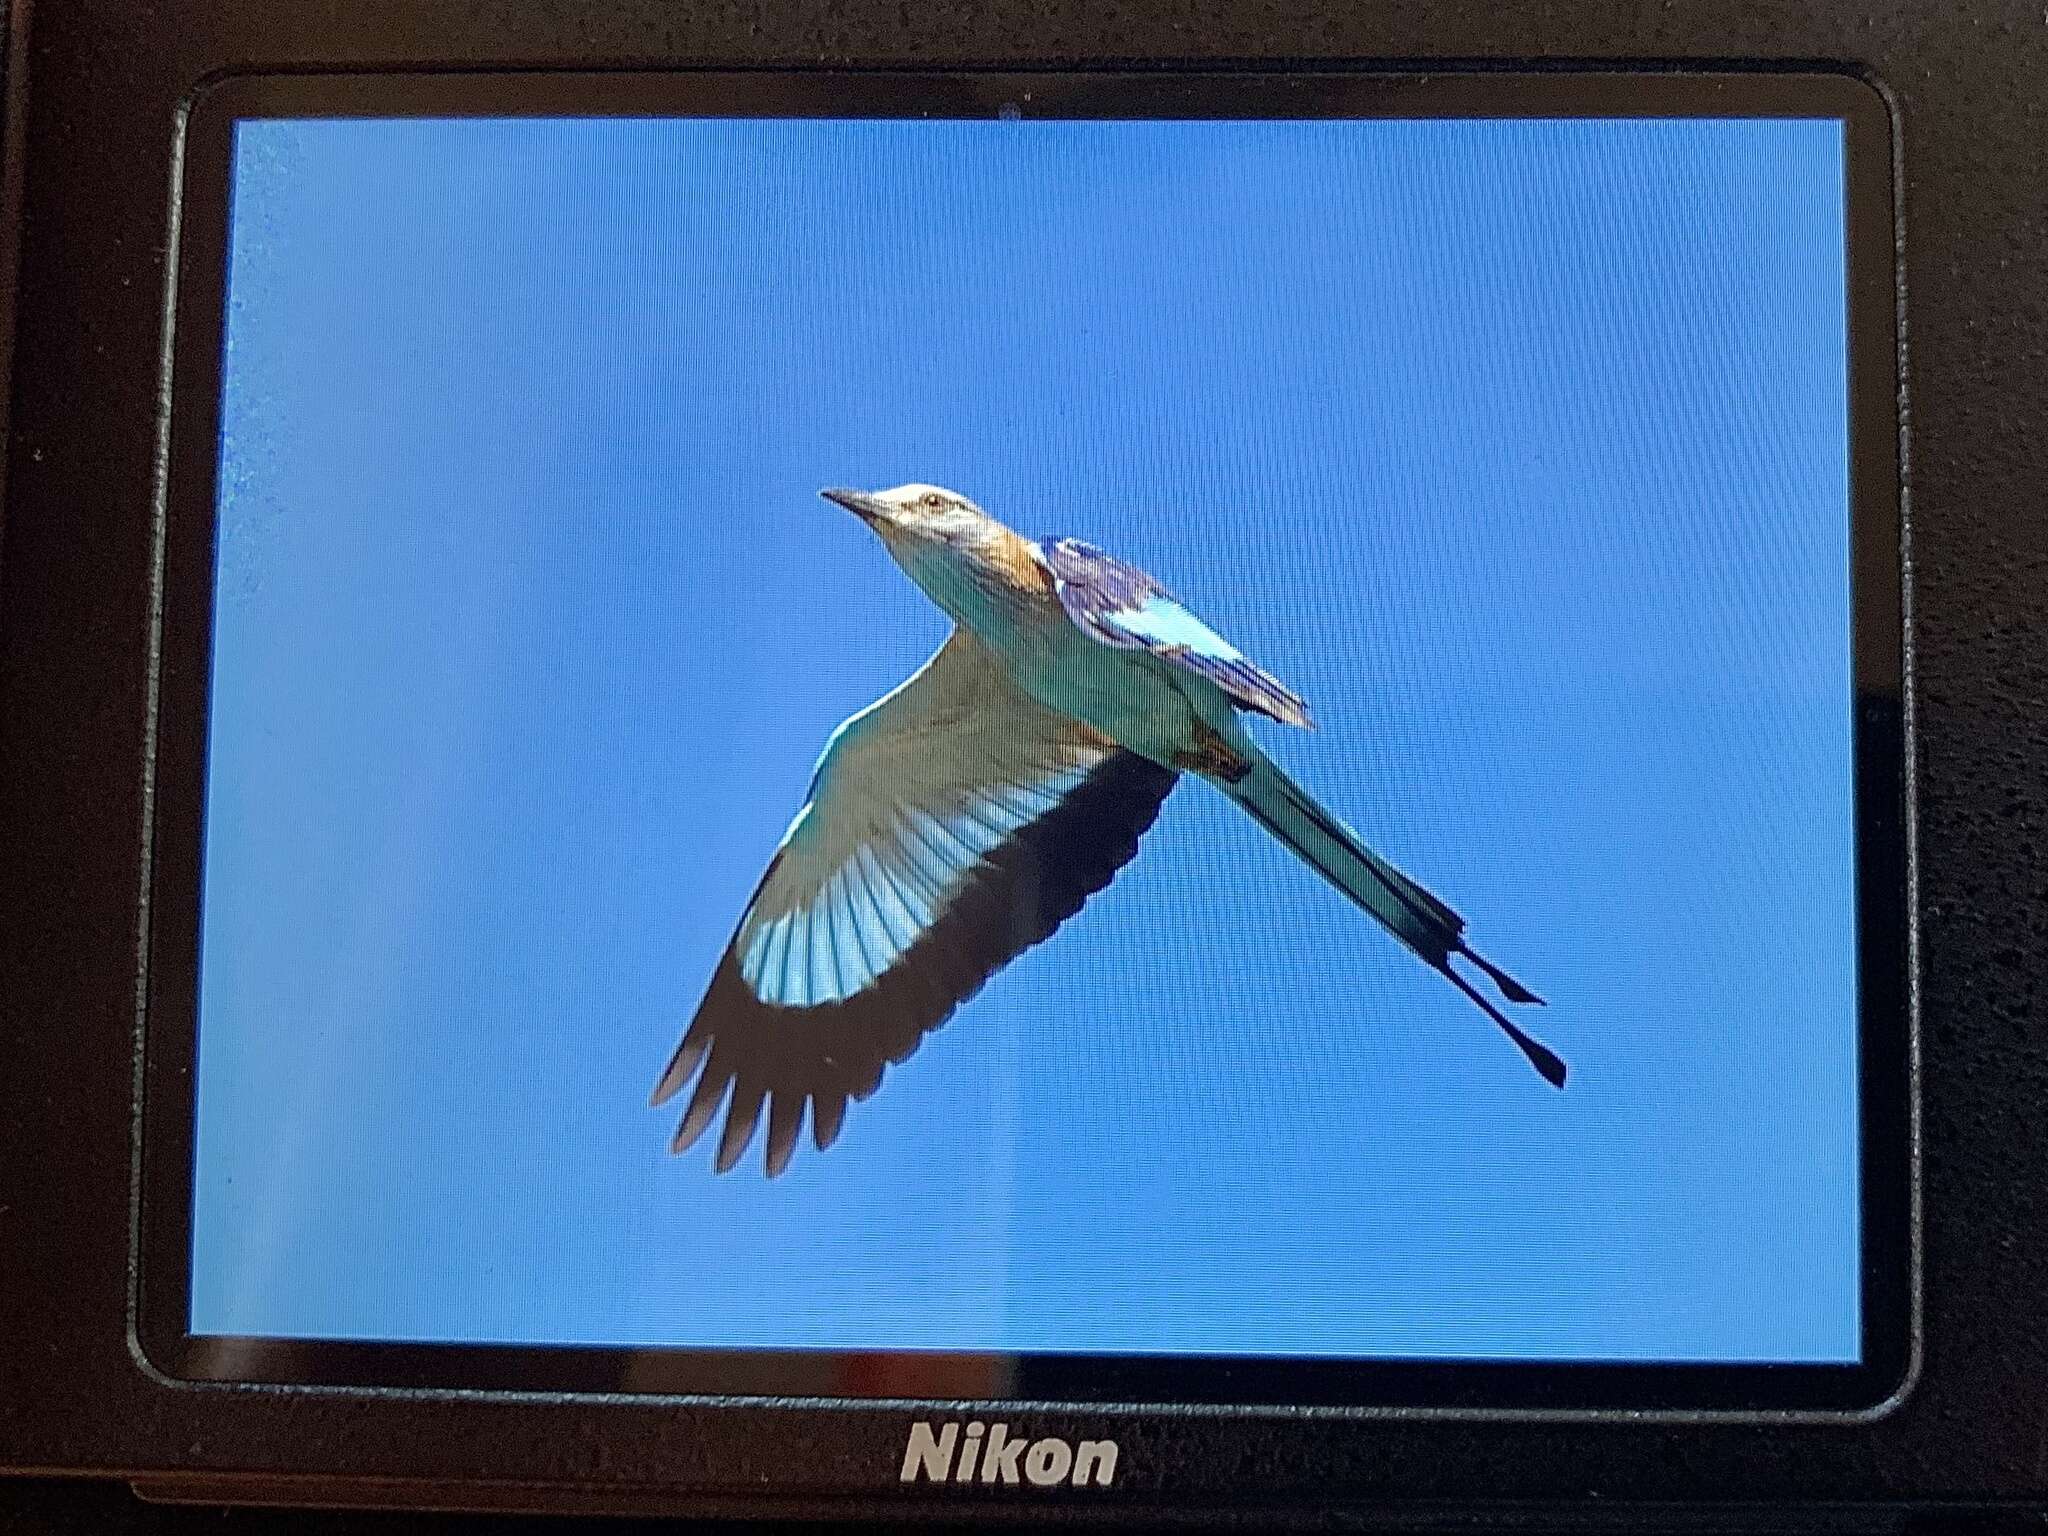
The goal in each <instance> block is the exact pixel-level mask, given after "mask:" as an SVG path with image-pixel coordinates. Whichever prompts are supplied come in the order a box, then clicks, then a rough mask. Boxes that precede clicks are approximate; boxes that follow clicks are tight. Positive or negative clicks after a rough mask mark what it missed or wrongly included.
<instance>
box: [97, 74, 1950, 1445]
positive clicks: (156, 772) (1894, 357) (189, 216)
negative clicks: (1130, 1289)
mask: <svg viewBox="0 0 2048 1536" xmlns="http://www.w3.org/2000/svg"><path fill="white" fill-rule="evenodd" d="M1011 106H1016V107H1018V108H1019V109H1020V110H1024V111H1026V112H1028V114H1029V115H1032V116H1043V117H1064V118H1097V119H1115V118H1164V119H1170V118H1181V119H1232V118H1235V119H1252V118H1452V117H1455V118H1513V117H1622V118H1643V117H1666V118H1670V117H1806V118H1815V117H1817V118H1835V119H1839V120H1840V121H1841V122H1842V123H1843V125H1844V149H1845V154H1844V167H1845V186H1844V194H1845V216H1846V217H1845V230H1846V236H1847V239H1846V254H1847V262H1848V272H1847V288H1846V293H1847V307H1848V316H1847V319H1848V326H1847V334H1848V348H1849V356H1848V359H1847V364H1848V406H1849V420H1848V423H1847V428H1848V432H1849V464H1850V509H1851V535H1852V545H1851V549H1852V561H1851V565H1852V569H1851V573H1850V576H1851V628H1852V674H1853V691H1854V772H1855V799H1856V820H1857V826H1856V848H1857V864H1858V868H1857V877H1856V890H1857V909H1858V910H1857V931H1858V943H1857V952H1858V960H1857V966H1858V977H1857V980H1858V989H1857V990H1858V1008H1859V1019H1858V1051H1859V1064H1858V1098H1859V1107H1860V1124H1859V1138H1860V1148H1861V1157H1860V1160H1859V1161H1860V1186H1861V1206H1860V1215H1861V1222H1860V1227H1861V1232H1862V1237H1863V1251H1862V1255H1861V1261H1862V1263H1861V1267H1862V1308H1861V1318H1862V1331H1863V1339H1862V1344H1863V1351H1862V1355H1863V1358H1862V1360H1861V1362H1860V1363H1858V1364H1852V1365H1808V1364H1778V1363H1772V1364H1763V1363H1759V1364H1723V1363H1713V1364H1703V1363H1668V1364H1635V1363H1632V1364H1606V1363H1554V1362H1538V1361H1486V1362H1479V1361H1436V1360H1430V1361H1416V1360H1397V1359H1383V1358H1372V1359H1320V1358H1307V1357H1225V1356H1196V1357H1188V1356H1164V1355H1159V1356H1101V1355H1021V1356H1020V1355H1009V1354H998V1353H990V1354H974V1355H961V1354H939V1353H927V1352H876V1353H852V1352H812V1351H783V1350H770V1349H761V1350H692V1349H662V1350H642V1349H603V1348H587V1347H573V1348H570V1347H528V1346H506V1345H477V1344H461V1345H425V1344H413V1343H356V1342H337V1341H314V1340H287V1339H268V1338H237V1337H221V1336H194V1335H191V1334H190V1333H189V1332H188V1331H187V1320H188V1318H189V1300H190V1298H189V1281H190V1264H191V1251H190V1249H191V1193H192V1154H193V1139H194V1131H195V1124H196V1122H195V1114H196V1076H195V1063H196V1055H197V1019H196V1011H197V995H198V958H199V957H198V944H199V891H200V869H201V862H200V861H201V857H202V848H201V843H202V834H203V817H202V809H203V799H204V788H205V783H204V780H205V762H206V720H207V705H208V701H207V693H208V679H209V673H210V655H211V629H212V602H213V595H214V553H215V551H214V534H215V515H216V509H215V491H216V486H215V477H216V472H217V467H218V441H219V404H220V390H221V382H222V381H221V360H222V349H223V341H224V323H225V306H224V298H225V279H226V261H227V244H228V242H227V233H228V216H229V203H230V185H229V178H230V175H231V170H232V144H233V127H234V124H235V123H236V122H237V121H239V120H242V119H245V118H262V117H387V116H413V117H420V116H429V117H432V116H449V117H458V116H501V117H502V116H534V117H548V116H576V117H634V116H682V117H690V116H705V117H750V118H782V117H854V118H858V117H933V118H984V117H994V116H997V115H998V114H999V113H1000V112H1001V111H1002V110H1003V109H1005V108H1006V107H1011ZM179 135H180V139H179V145H178V149H177V153H176V155H175V156H174V161H175V164H176V166H177V173H176V174H177V184H176V186H175V187H174V194H173V195H174V207H173V229H174V246H175V251H174V257H175V259H174V261H173V263H172V271H171V278H170V290H169V294H168V309H167V315H166V326H167V331H166V373H165V384H166V388H165V394H164V400H163V402H162V409H163V411H164V418H163V420H162V422H161V423H160V433H161V443H162V468H161V471H160V487H159V498H160V499H159V505H158V508H157V516H156V529H155V534H156V541H157V548H156V585H155V590H154V592H153V594H152V599H153V601H152V636H151V657H152V664H153V676H152V680H151V685H152V690H153V707H152V709H151V718H150V740H149V746H148V752H147V756H146V763H147V765H148V773H149V777H148V781H147V785H146V796H147V801H148V807H149V812H148V814H149V833H148V839H147V844H146V846H145V849H144V855H145V857H144V861H143V869H144V873H143V890H142V896H143V901H144V909H143V910H144V937H145V942H144V944H143V945H142V957H143V958H142V971H141V974H140V976H139V977H138V986H137V998H138V1005H139V1007H140V1009H141V1010H142V1019H141V1028H140V1031H139V1038H140V1041H141V1045H142V1054H141V1059H140V1062H139V1073H140V1082H141V1089H142V1104H141V1110H142V1112H141V1116H140V1122H139V1137H140V1175H141V1176H140V1178H139V1180H138V1206H137V1210H136V1244H137V1246H136V1253H135V1259H136V1263H135V1266H134V1267H135V1276H136V1278H135V1284H134V1287H133V1290H132V1294H131V1301H130V1305H131V1319H132V1326H133V1330H134V1336H135V1343H136V1346H137V1348H138V1350H139V1352H140V1354H141V1355H142V1356H143V1358H144V1359H145V1360H146V1361H147V1362H148V1363H149V1364H150V1365H151V1366H152V1367H153V1368H155V1369H156V1370H158V1371H160V1372H161V1373H162V1374H164V1375H165V1376H167V1377H169V1378H171V1379H174V1380H180V1381H189V1382H235V1383H246V1382H266V1383H277V1384H287V1385H307V1386H330V1387H332V1386H341V1387H351V1386H352V1387H370V1388H411V1389H428V1390H433V1389H449V1390H484V1391H503V1392H521V1393H527V1392H544V1393H565V1392H566V1393H620V1392H625V1393H635V1394H640V1393H651V1394H659V1395H664V1396H679V1397H715V1398H718V1399H721V1400H734V1399H743V1398H749V1397H753V1398H780V1399H789V1398H799V1399H804V1400H807V1401H808V1402H809V1403H811V1404H813V1405H815V1404H818V1403H821V1402H833V1403H838V1404H851V1403H859V1402H869V1403H876V1404H881V1403H902V1402H917V1401H929V1400H948V1401H970V1402H974V1401H981V1402H1006V1403H1036V1404H1063V1405H1092V1406H1103V1405H1123V1406H1140V1405H1143V1406H1154V1407H1158V1406H1178V1405H1188V1404H1202V1405H1213V1406H1230V1407H1234V1408H1239V1409H1244V1410H1250V1411H1256V1410H1259V1409H1285V1410H1291V1411H1299V1410H1302V1409H1305V1408H1306V1409H1322V1410H1336V1411H1343V1412H1351V1413H1379V1412H1397V1413H1404V1414H1407V1413H1425V1414H1427V1413H1453V1414H1459V1415H1470V1414H1478V1415H1485V1416H1505V1417H1519V1416H1536V1415H1540V1416H1555V1415H1560V1414H1562V1415H1568V1416H1582V1415H1583V1416H1600V1415H1603V1414H1608V1413H1628V1414H1630V1415H1631V1416H1638V1417H1639V1416H1641V1415H1642V1414H1644V1413H1646V1412H1647V1413H1664V1414H1682V1415H1732V1416H1747V1415H1755V1414H1772V1415H1783V1414H1786V1413H1796V1414H1813V1415H1824V1416H1830V1417H1832V1416H1849V1415H1855V1416H1868V1415H1870V1414H1872V1413H1875V1412H1879V1411H1883V1410H1885V1409H1887V1408H1889V1407H1890V1406H1892V1405H1893V1404H1895V1403H1896V1401H1897V1400H1898V1399H1899V1398H1900V1396H1901V1395H1902V1393H1903V1391H1904V1389H1905V1388H1906V1386H1907V1385H1908V1383H1909V1382H1910V1378H1911V1375H1912V1371H1913V1367H1914V1364H1915V1362H1916V1360H1917V1348H1916V1338H1917V1305H1916V1304H1917V1296H1916V1288H1915V1284H1914V1276H1915V1274H1916V1272H1917V1267H1916V1253H1915V1221H1914V1188H1915V1172H1916V1170H1915V1160H1914V1157H1913V1140H1914V1137H1913V1129H1914V1121H1913V1094H1912V1070H1913V1068H1912V1064H1913V1060H1914V1010H1913V987H1912V979H1913V974H1914V972H1913V964H1912V955H1911V933H1912V929H1911V911H1912V908H1911V902H1910V890H1911V887H1910V858H1911V849H1910V821H1909V815H1908V799H1907V787H1908V777H1909V776H1908V769H1907V764H1908V750H1907V749H1908V730H1907V726H1908V722H1907V718H1906V711H1905V706H1904V699H1905V690H1904V676H1905V657H1906V645H1905V600H1904V597H1905V586H1904V558H1903V543H1902V539H1903V524H1902V517H1901V506H1900V475H1899V469H1900V465H1899V426H1900V420H1899V407H1898V376H1899V375H1898V351H1897V349H1898V337H1899V321H1898V288H1897V244H1896V234H1897V219H1896V212H1895V207H1894V201H1893V159H1894V142H1895V133H1894V124H1893V121H1892V118H1891V114H1890V112H1889V110H1888V109H1887V107H1886V104H1885V102H1884V99H1883V98H1882V97H1881V96H1880V95H1879V94H1878V93H1877V92H1876V90H1875V89H1873V88H1872V87H1871V86H1869V85H1867V84H1865V83H1864V82H1862V81H1861V80H1859V79H1857V78H1855V77H1853V76H1850V75H1845V74H1828V73H1803V72H1756V73H1732V72H1731V73H1700V72H1695V71H1683V72H1681V71H1671V72H1658V71H1627V72H1621V71H1600V70H1584V71H1581V70H1558V71H1546V72H1541V73H1526V72H1525V73H1515V72H1508V71H1502V70H1494V69H1473V70H1469V71H1448V72H1446V71H1440V70H1439V71H1432V72H1430V73H1428V74H1420V73H1387V72H1378V71H1363V70H1361V71H1332V70H1327V69H1320V70H1318V71H1316V72H1314V73H1270V72H1268V73H1250V72H1216V71H1206V72H1200V73H1192V72H1178V71H1158V70H1146V71H1129V70H1099V71H1094V70H1091V71H1074V72H1061V73H1017V72H993V71H991V72H980V71H958V70H949V71H945V72H942V73H941V72H933V73H917V72H905V71H888V72H860V73H853V72H828V71H718V72H709V71H707V72H664V73H574V74H571V73H475V74H456V73H445V74H417V73H411V74H349V75H270V76H231V77H226V78H223V79H220V80H217V81H215V82H213V83H211V84H210V85H208V86H206V87H204V88H202V89H201V90H200V91H198V92H196V93H195V94H194V96H193V97H192V98H191V99H190V100H189V101H188V103H187V105H186V110H185V112H184V113H183V115H182V118H181V122H180V124H179Z"/></svg>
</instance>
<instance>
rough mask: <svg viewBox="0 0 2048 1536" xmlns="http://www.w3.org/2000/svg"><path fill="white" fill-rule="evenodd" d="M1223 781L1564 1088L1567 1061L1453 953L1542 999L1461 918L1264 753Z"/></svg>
mask: <svg viewBox="0 0 2048 1536" xmlns="http://www.w3.org/2000/svg"><path fill="white" fill-rule="evenodd" d="M1216 784H1217V787H1218V788H1220V789H1222V790H1223V791H1224V792H1225V793H1227V794H1228V795H1229V796H1230V797H1231V798H1232V799H1233V800H1235V801H1236V802H1237V803H1238V804H1239V805H1241V806H1243V807H1244V808H1245V810H1247V811H1248V812H1250V813H1251V815H1252V817H1253V818H1254V819H1255V820H1256V821H1257V822H1258V823H1259V825H1261V826H1262V827H1264V828H1265V829H1266V830H1267V831H1268V832H1270V833H1272V834H1273V835H1274V836H1275V837H1277V838H1278V839H1280V841H1281V842H1283V843H1285V844H1286V845H1287V846H1288V847H1289V848H1291V849H1293V850H1294V852H1295V853H1296V854H1297V855H1299V856H1300V857H1301V859H1302V860H1303V862H1305V863H1306V864H1308V866H1309V867H1310V868H1312V869H1314V870H1315V871H1316V873H1317V874H1319V875H1321V876H1322V877H1323V878H1324V879H1325V880H1327V881H1329V882H1330V884H1332V885H1334V886H1336V887H1337V889H1338V890H1340V891H1342V892H1343V893H1344V894H1345V895H1346V896H1349V897H1350V898H1351V899H1352V900H1353V901H1355V902H1357V903H1358V905H1359V906H1361V907H1363V908H1365V910H1366V911H1367V912H1370V913H1371V914H1372V915H1373V916H1374V917H1376V918H1377V919H1379V921H1380V922H1381V923H1382V924H1383V925H1384V926H1385V927H1386V928H1387V929H1388V930H1390V931H1391V932H1392V933H1393V934H1394V936H1395V937H1396V938H1398V939H1399V940H1400V941H1401V942H1402V943H1403V944H1406V945H1407V946H1408V947H1409V948H1410V949H1412V950H1414V951H1415V953H1416V954H1418V955H1420V956H1421V957H1422V958H1423V959H1424V960H1425V961H1427V962H1428V963H1429V964H1430V965H1431V966H1432V967H1434V968H1435V969H1436V970H1438V971H1441V972H1442V973H1443V974H1444V975H1445V976H1446V977H1447V978H1449V980H1450V982H1451V984H1452V985H1453V986H1455V987H1456V988H1457V989H1458V990H1459V991H1461V992H1463V993H1464V994H1465V995H1466V996H1467V997H1469V998H1471V999H1472V1001H1473V1002H1474V1003H1476V1004H1478V1005H1479V1007H1480V1009H1481V1010H1483V1011H1484V1012H1485V1014H1486V1016H1487V1017H1488V1018H1490V1019H1492V1020H1493V1022H1494V1023H1496V1024H1498V1025H1499V1026H1500V1027H1501V1029H1502V1030H1503V1031H1504V1032H1505V1033H1506V1034H1507V1037H1508V1038H1509V1039H1510V1040H1512V1041H1514V1042H1515V1044H1516V1045H1517V1046H1518V1047H1520V1048H1521V1052H1522V1054H1523V1055H1524V1056H1526V1057H1528V1058H1529V1063H1530V1065H1531V1066H1533V1067H1535V1069H1536V1070H1537V1071H1538V1072H1540V1073H1542V1074H1543V1076H1544V1078H1545V1079H1546V1080H1547V1081H1548V1082H1550V1083H1551V1084H1552V1085H1553V1086H1555V1087H1559V1088H1562V1087H1563V1086H1564V1079H1565V1065H1564V1062H1563V1061H1561V1060H1560V1059H1559V1058H1558V1056H1557V1054H1556V1053H1555V1052H1553V1051H1552V1050H1550V1048H1549V1047H1547V1046H1545V1045H1543V1044H1542V1043H1541V1042H1540V1041H1537V1040H1535V1039H1532V1038H1531V1037H1530V1036H1529V1035H1528V1034H1526V1033H1524V1032H1523V1031H1522V1030H1521V1029H1520V1028H1519V1027H1517V1025H1516V1024H1515V1022H1514V1021H1513V1020H1512V1019H1510V1018H1509V1017H1508V1016H1507V1015H1506V1014H1504V1013H1502V1012H1501V1011H1500V1009H1499V1008H1497V1007H1495V1006H1494V1004H1493V1003H1492V1002H1491V1001H1489V1000H1488V999H1487V998H1486V997H1484V996H1483V995H1482V994H1481V993H1480V992H1479V990H1478V989H1477V988H1476V987H1475V986H1473V984H1472V983H1471V982H1470V981H1469V980H1468V979H1467V978H1466V977H1464V976H1463V975H1461V974H1459V972H1458V971H1456V970H1455V969H1453V968H1452V965H1451V957H1452V956H1453V955H1461V956H1463V957H1464V958H1465V959H1466V960H1468V961H1470V962H1471V964H1472V965H1474V966H1475V967H1477V968H1478V969H1479V970H1480V971H1481V972H1483V973H1484V974H1485V975H1486V976H1487V978H1488V979H1490V980H1491V981H1492V982H1493V984H1494V986H1496V987H1497V988H1499V989H1500V995H1501V996H1502V997H1504V998H1506V999H1507V1000H1508V1001H1509V1002H1511V1003H1541V1002H1542V1001H1543V999H1542V998H1540V997H1538V996H1537V995H1536V994H1535V993H1533V992H1531V991H1530V990H1529V989H1528V988H1527V987H1525V986H1523V985H1522V984H1521V983H1520V982H1518V981H1516V980H1515V979H1514V977H1512V976H1510V975H1508V973H1507V972H1506V971H1503V970H1501V969H1500V968H1499V967H1498V966H1496V965H1494V964H1492V963H1491V962H1490V961H1487V960H1484V959H1482V958H1481V957H1480V956H1478V955H1476V954H1474V953H1473V952H1472V949H1471V947H1470V946H1469V945H1467V944H1466V942H1465V937H1464V934H1465V920H1464V919H1463V918H1462V917H1460V916H1459V915H1458V914H1457V913H1456V912H1454V911H1452V910H1451V908H1450V907H1449V906H1448V905H1446V904H1445V903H1444V902H1443V901H1441V900H1439V899H1438V898H1437V897H1435V896H1433V895H1431V894H1430V892H1428V891H1427V890H1425V889H1423V887H1422V886H1420V885H1418V884H1417V883H1416V882H1415V881H1413V880H1411V879H1409V878H1408V876H1406V875H1404V874H1402V873H1401V871H1400V870H1398V869H1396V868H1394V866H1393V865H1391V864H1389V863H1388V862H1387V861H1386V860H1385V859H1383V858H1381V857H1380V856H1379V855H1378V854H1376V853H1374V852H1373V851H1372V850H1371V849H1370V848H1368V847H1366V846H1365V843H1364V842H1363V841H1362V840H1361V839H1360V838H1359V836H1358V834H1357V833H1356V832H1354V831H1352V830H1351V828H1349V827H1347V826H1346V825H1345V824H1344V823H1343V822H1342V821H1340V820H1339V819H1338V818H1337V817H1335V816H1333V815H1331V814H1330V813H1329V812H1328V811H1327V810H1325V809H1324V808H1323V807H1322V806H1321V805H1319V804H1317V802H1316V799H1315V797H1314V796H1313V795H1311V794H1309V792H1308V791H1307V790H1305V789H1303V788H1302V787H1301V786H1300V785H1299V784H1297V783H1295V782H1294V781H1293V780H1292V779H1290V778H1289V777H1288V776H1287V775H1286V774H1285V773H1283V772H1281V770H1280V768H1279V766H1278V765H1277V764H1275V763H1274V762H1273V761H1272V760H1271V759H1270V758H1268V757H1266V756H1265V755H1264V754H1263V753H1261V754H1258V755H1257V757H1256V758H1255V759H1254V763H1253V767H1252V770H1251V772H1250V773H1248V774H1246V775H1245V776H1244V777H1243V778H1241V779H1239V780H1237V781H1236V782H1235V783H1226V782H1224V781H1222V780H1220V779H1219V780H1217V781H1216Z"/></svg>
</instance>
